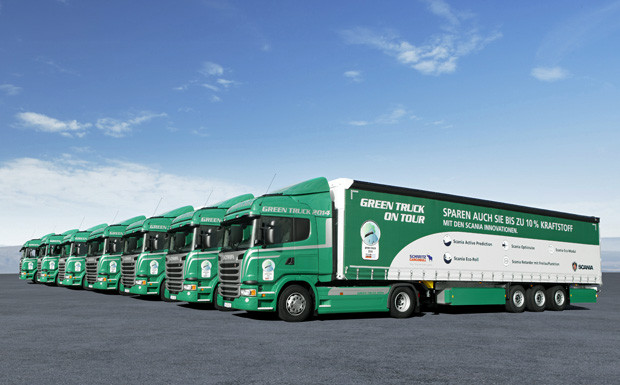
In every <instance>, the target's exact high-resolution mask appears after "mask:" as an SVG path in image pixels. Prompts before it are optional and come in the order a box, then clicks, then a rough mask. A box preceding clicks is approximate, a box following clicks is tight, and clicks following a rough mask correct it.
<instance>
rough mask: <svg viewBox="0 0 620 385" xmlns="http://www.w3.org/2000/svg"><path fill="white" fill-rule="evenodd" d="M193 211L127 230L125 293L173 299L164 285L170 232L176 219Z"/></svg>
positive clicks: (147, 221)
mask: <svg viewBox="0 0 620 385" xmlns="http://www.w3.org/2000/svg"><path fill="white" fill-rule="evenodd" d="M192 211H194V208H193V207H192V206H184V207H180V208H178V209H176V210H172V211H168V212H166V213H164V214H161V215H158V216H154V217H151V218H148V219H145V220H143V221H138V222H135V223H133V224H131V225H130V226H128V227H127V230H126V231H125V234H124V235H123V247H124V249H123V255H122V257H121V275H122V278H121V279H122V284H123V286H124V288H123V291H124V293H127V294H139V295H158V296H159V297H160V298H161V299H162V300H164V299H168V298H169V295H167V290H166V287H165V283H164V281H165V278H166V253H167V252H168V244H169V241H168V230H169V229H170V225H171V224H172V221H173V220H174V219H175V218H176V217H178V216H179V215H183V214H185V213H188V212H192Z"/></svg>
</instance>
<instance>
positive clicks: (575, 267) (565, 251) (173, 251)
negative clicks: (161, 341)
mask: <svg viewBox="0 0 620 385" xmlns="http://www.w3.org/2000/svg"><path fill="white" fill-rule="evenodd" d="M20 278H22V279H28V280H33V281H35V282H42V283H55V284H58V285H64V286H80V287H83V288H86V289H95V290H114V291H117V292H118V293H121V294H134V295H156V296H159V297H160V298H161V299H162V300H166V301H183V302H197V303H200V302H205V303H211V304H213V305H214V306H215V307H216V308H220V309H235V310H246V311H249V312H276V313H277V314H278V316H279V317H280V318H281V319H283V320H286V321H303V320H306V319H308V318H309V317H310V316H312V315H317V314H318V315H320V314H329V313H347V312H389V313H390V314H391V315H392V316H394V317H398V318H404V317H409V316H411V315H412V314H414V313H416V312H419V311H420V309H421V306H423V305H424V306H436V305H450V306H458V305H503V306H505V308H506V309H507V311H510V312H522V311H524V310H525V309H527V310H529V311H543V310H545V309H548V310H563V309H565V308H566V306H567V305H568V304H571V303H587V302H596V300H597V296H598V291H599V289H600V286H601V285H602V273H601V257H600V241H599V218H597V217H588V216H581V215H575V214H569V213H563V212H557V211H550V210H543V209H536V208H531V207H524V206H518V205H513V204H506V203H499V202H493V201H487V200H481V199H474V198H466V197H461V196H455V195H448V194H440V193H434V192H429V191H423V190H415V189H410V188H403V187H396V186H387V185H381V184H376V183H369V182H362V181H356V180H352V179H344V178H342V179H336V180H332V181H328V180H327V179H325V178H315V179H311V180H308V181H305V182H302V183H299V184H296V185H293V186H289V187H287V188H284V189H281V190H279V191H276V192H273V193H268V194H265V195H262V196H260V197H254V196H253V195H251V194H247V195H242V196H238V197H235V198H233V199H229V200H227V201H224V202H221V203H219V204H216V205H213V206H210V207H204V208H200V209H198V210H194V208H193V207H192V206H184V207H181V208H178V209H176V210H172V211H169V212H166V213H164V214H161V215H158V216H153V217H151V218H145V217H144V216H140V217H134V218H130V219H128V220H126V221H123V222H120V223H118V224H113V225H110V226H108V225H107V224H101V225H98V226H95V227H92V228H89V229H87V230H84V231H78V230H69V231H66V232H65V233H62V234H48V235H46V236H44V237H42V238H41V239H34V240H30V241H28V242H26V243H25V244H24V246H23V248H22V259H21V260H20Z"/></svg>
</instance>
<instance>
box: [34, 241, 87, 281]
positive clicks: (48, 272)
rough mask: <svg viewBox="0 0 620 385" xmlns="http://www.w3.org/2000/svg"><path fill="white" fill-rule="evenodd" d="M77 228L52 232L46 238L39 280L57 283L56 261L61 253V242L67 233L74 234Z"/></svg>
mask: <svg viewBox="0 0 620 385" xmlns="http://www.w3.org/2000/svg"><path fill="white" fill-rule="evenodd" d="M77 231H78V229H73V230H68V231H65V232H64V233H62V234H54V235H51V236H49V238H47V240H46V248H45V256H44V257H43V259H42V260H41V270H40V275H39V281H40V282H43V283H53V284H55V285H58V283H59V281H58V261H59V259H60V256H61V254H62V242H63V240H64V239H65V237H66V236H67V235H71V234H74V233H76V232H77Z"/></svg>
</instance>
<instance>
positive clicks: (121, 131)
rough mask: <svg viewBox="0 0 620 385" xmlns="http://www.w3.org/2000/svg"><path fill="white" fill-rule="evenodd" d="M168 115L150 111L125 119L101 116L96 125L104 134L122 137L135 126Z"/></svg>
mask: <svg viewBox="0 0 620 385" xmlns="http://www.w3.org/2000/svg"><path fill="white" fill-rule="evenodd" d="M166 116H168V115H167V114H165V113H161V114H155V113H152V112H143V113H142V114H141V115H139V116H136V117H134V118H132V119H129V120H126V121H120V120H117V119H113V118H101V119H98V120H97V123H96V126H97V128H98V129H100V130H102V131H103V133H104V134H105V135H108V136H112V137H114V138H122V137H123V136H125V135H127V134H129V133H130V132H131V131H132V130H133V129H134V128H135V127H136V126H138V125H140V124H142V123H144V122H147V121H149V120H151V119H155V118H163V117H166Z"/></svg>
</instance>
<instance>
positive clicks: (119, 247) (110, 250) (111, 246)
mask: <svg viewBox="0 0 620 385" xmlns="http://www.w3.org/2000/svg"><path fill="white" fill-rule="evenodd" d="M121 251H123V240H122V239H121V238H108V242H107V243H106V245H105V253H106V254H119V253H120V252H121Z"/></svg>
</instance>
